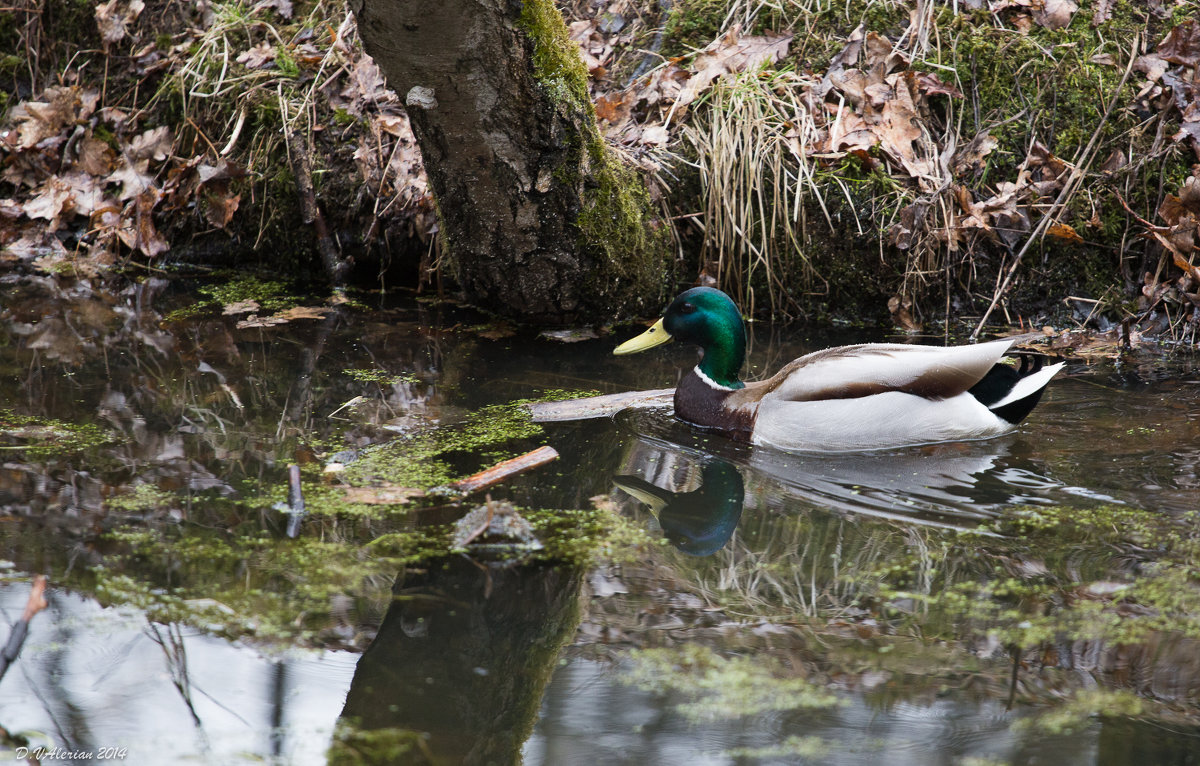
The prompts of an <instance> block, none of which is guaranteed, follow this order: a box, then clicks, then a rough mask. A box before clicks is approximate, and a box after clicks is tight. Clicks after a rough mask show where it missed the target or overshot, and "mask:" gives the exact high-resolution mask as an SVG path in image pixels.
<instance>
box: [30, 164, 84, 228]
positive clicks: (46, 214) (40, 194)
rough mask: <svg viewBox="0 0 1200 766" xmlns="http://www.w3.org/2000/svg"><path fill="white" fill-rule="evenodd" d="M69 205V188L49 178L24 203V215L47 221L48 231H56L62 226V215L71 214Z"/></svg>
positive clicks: (57, 180) (54, 178) (56, 179)
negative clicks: (33, 195)
mask: <svg viewBox="0 0 1200 766" xmlns="http://www.w3.org/2000/svg"><path fill="white" fill-rule="evenodd" d="M71 205H72V199H71V188H70V187H69V186H68V185H67V184H65V183H63V182H62V181H61V180H59V179H58V178H56V177H54V176H51V177H50V178H48V179H46V182H45V183H44V184H42V186H41V187H40V188H39V189H38V190H37V196H35V197H34V198H33V199H31V200H29V202H26V203H25V215H26V216H27V217H28V218H42V219H45V220H47V221H49V222H50V223H49V225H48V227H47V229H48V231H56V230H57V229H58V228H59V227H60V226H62V225H63V221H62V215H63V213H64V212H66V213H70V212H71Z"/></svg>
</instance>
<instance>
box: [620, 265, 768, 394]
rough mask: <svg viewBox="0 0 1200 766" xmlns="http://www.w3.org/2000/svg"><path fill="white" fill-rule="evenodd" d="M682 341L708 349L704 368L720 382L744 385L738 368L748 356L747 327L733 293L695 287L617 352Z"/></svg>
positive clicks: (702, 362)
mask: <svg viewBox="0 0 1200 766" xmlns="http://www.w3.org/2000/svg"><path fill="white" fill-rule="evenodd" d="M670 340H678V341H680V342H683V343H694V344H696V345H697V346H699V347H700V348H701V349H703V351H704V358H703V359H702V360H701V361H700V371H701V372H703V373H704V374H705V375H707V376H708V377H709V378H711V379H712V380H713V382H715V383H717V384H718V385H722V386H725V387H727V388H741V387H742V386H743V385H744V384H743V383H742V382H741V381H740V380H738V371H739V370H740V369H741V368H742V362H743V361H744V360H745V358H746V326H745V325H744V324H743V323H742V315H741V313H740V312H738V309H737V306H736V305H735V304H734V302H733V301H732V300H730V298H729V296H728V295H726V294H725V293H723V292H721V291H720V290H714V289H713V288H711V287H693V288H692V289H691V290H688V291H686V292H684V293H681V294H680V295H679V297H678V298H676V299H675V300H673V301H671V305H670V306H668V307H667V310H666V312H665V313H664V314H663V317H662V319H660V320H658V321H657V322H655V323H654V326H653V327H651V328H650V329H649V330H646V332H644V333H642V334H641V335H639V336H637V337H636V338H633V339H632V340H627V341H625V342H624V343H622V344H621V345H620V346H617V347H616V349H614V350H613V353H614V354H632V353H635V352H637V351H645V350H646V349H648V348H654V347H655V346H658V345H661V344H663V343H666V342H667V341H670Z"/></svg>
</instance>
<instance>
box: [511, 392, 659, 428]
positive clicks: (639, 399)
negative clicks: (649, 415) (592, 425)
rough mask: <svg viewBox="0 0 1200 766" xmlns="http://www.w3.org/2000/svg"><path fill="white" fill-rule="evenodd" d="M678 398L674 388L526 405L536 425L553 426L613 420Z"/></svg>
mask: <svg viewBox="0 0 1200 766" xmlns="http://www.w3.org/2000/svg"><path fill="white" fill-rule="evenodd" d="M674 397H675V389H673V388H657V389H654V390H651V391H626V392H625V393H623V394H605V395H603V396H589V397H586V398H584V399H564V400H562V401H560V402H534V403H532V404H527V405H525V408H526V409H527V410H529V414H530V415H531V416H533V422H534V423H553V422H557V421H566V420H588V419H591V418H607V417H612V416H613V415H615V414H617V413H618V412H620V411H621V410H626V409H634V408H642V407H670V406H671V404H672V402H673V401H674Z"/></svg>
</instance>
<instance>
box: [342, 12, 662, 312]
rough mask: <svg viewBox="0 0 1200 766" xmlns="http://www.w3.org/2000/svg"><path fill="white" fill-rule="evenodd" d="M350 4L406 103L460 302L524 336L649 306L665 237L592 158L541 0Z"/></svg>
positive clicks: (553, 25) (582, 92)
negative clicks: (497, 316)
mask: <svg viewBox="0 0 1200 766" xmlns="http://www.w3.org/2000/svg"><path fill="white" fill-rule="evenodd" d="M351 5H352V7H353V10H354V13H355V15H356V17H357V19H358V25H359V31H360V34H361V35H362V38H363V41H364V44H365V46H366V48H367V51H368V52H369V53H370V54H371V55H372V56H373V57H374V58H375V60H376V62H377V63H378V64H379V66H380V67H381V68H382V69H383V71H384V73H385V74H386V75H387V78H388V81H389V84H390V85H391V87H392V88H393V89H394V90H395V91H396V92H397V93H399V94H401V96H402V97H403V98H404V99H405V103H406V105H407V110H408V112H409V115H410V117H411V120H412V125H413V130H414V133H415V134H416V137H417V140H418V142H419V144H420V147H421V152H422V155H423V157H424V161H425V167H426V171H427V173H428V174H429V180H430V185H431V187H432V189H433V191H434V194H435V196H436V198H437V202H438V209H439V212H440V221H441V227H442V232H441V233H442V236H443V237H444V242H445V244H446V246H447V248H448V250H449V253H450V257H451V261H452V265H453V268H454V273H455V276H456V277H457V280H458V282H459V284H460V285H461V287H462V289H463V291H464V292H465V294H466V296H467V298H468V299H469V300H470V301H472V302H474V303H476V304H478V305H481V306H483V307H485V308H489V309H492V310H494V311H497V312H499V313H502V314H505V315H508V316H512V317H518V318H521V319H524V320H527V321H532V322H537V323H562V322H572V321H580V320H583V319H594V318H598V317H603V318H609V317H612V316H616V315H627V314H631V313H638V312H642V311H646V310H650V311H653V310H655V309H657V308H658V305H657V304H658V303H659V302H661V300H662V297H663V295H662V293H663V291H664V287H665V282H666V279H665V276H666V272H667V269H666V264H667V263H668V260H667V244H668V237H667V234H666V230H665V228H663V227H662V226H661V225H660V224H659V223H658V222H657V221H656V220H654V215H653V212H652V208H651V204H650V198H649V195H648V194H647V193H646V190H645V186H644V184H643V183H642V181H641V179H640V178H638V176H637V174H636V173H635V172H633V171H632V170H630V169H628V168H625V167H624V166H622V165H621V164H620V163H619V162H618V161H617V160H616V159H614V158H613V157H612V156H611V154H610V152H609V151H608V150H607V149H606V147H605V145H604V141H603V139H602V138H601V136H600V134H599V132H598V130H597V128H596V125H595V115H594V112H593V111H592V105H591V100H590V98H589V96H588V92H587V79H586V72H585V71H584V68H583V65H582V62H581V61H580V58H579V55H578V52H577V51H576V50H575V46H574V43H572V42H571V41H570V39H569V38H568V37H567V32H566V27H565V25H564V23H563V20H562V16H561V15H560V14H559V12H558V11H557V10H556V9H555V7H554V5H553V3H551V2H550V0H525V2H523V3H521V2H503V1H501V0H444V1H443V2H440V3H387V4H385V3H382V2H380V1H379V0H354V2H352V3H351Z"/></svg>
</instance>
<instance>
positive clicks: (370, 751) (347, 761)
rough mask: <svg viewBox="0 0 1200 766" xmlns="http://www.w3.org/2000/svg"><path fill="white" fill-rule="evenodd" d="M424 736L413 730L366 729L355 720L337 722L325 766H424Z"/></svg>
mask: <svg viewBox="0 0 1200 766" xmlns="http://www.w3.org/2000/svg"><path fill="white" fill-rule="evenodd" d="M426 736H427V735H426V734H424V733H423V732H419V731H413V730H412V729H401V728H390V729H365V728H361V727H360V725H359V722H357V721H347V720H344V719H343V720H339V721H338V724H337V728H336V729H334V732H333V741H332V742H331V743H330V744H329V751H328V753H326V756H327V763H328V766H363V764H371V763H425V762H426V759H425V755H426V753H427V752H428V746H426V745H425V743H424V739H425V737H426ZM414 759H415V760H414Z"/></svg>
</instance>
